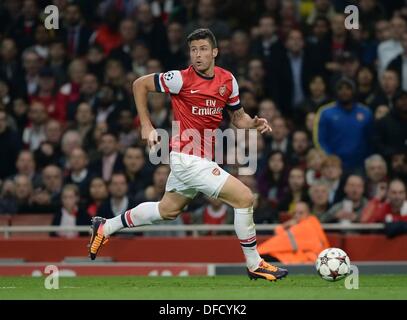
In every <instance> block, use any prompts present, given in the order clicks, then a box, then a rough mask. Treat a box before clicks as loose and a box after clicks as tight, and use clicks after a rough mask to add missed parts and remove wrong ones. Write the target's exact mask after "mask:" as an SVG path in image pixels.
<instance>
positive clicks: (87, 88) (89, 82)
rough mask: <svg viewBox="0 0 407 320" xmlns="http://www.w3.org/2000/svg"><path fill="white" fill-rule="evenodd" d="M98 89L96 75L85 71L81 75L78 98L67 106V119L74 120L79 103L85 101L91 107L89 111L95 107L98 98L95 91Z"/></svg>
mask: <svg viewBox="0 0 407 320" xmlns="http://www.w3.org/2000/svg"><path fill="white" fill-rule="evenodd" d="M98 90H99V82H98V78H97V77H96V75H94V74H93V73H87V74H86V75H85V76H84V77H83V81H82V84H81V87H80V96H79V100H78V101H77V102H74V103H70V104H68V106H67V120H68V121H74V120H77V121H78V119H76V118H75V116H76V113H77V112H78V108H79V105H80V104H81V103H87V104H89V106H90V107H91V111H92V112H93V110H95V109H96V106H97V102H98V98H97V93H98Z"/></svg>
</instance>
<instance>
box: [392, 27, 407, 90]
mask: <svg viewBox="0 0 407 320" xmlns="http://www.w3.org/2000/svg"><path fill="white" fill-rule="evenodd" d="M406 31H407V30H406ZM401 45H402V47H403V52H402V53H400V54H399V55H398V56H397V57H396V58H394V59H393V60H391V61H390V63H389V66H388V67H387V68H388V69H390V70H394V71H396V72H397V74H398V76H399V79H400V84H401V88H402V89H403V90H407V79H406V76H405V74H407V67H406V65H407V62H406V61H407V33H403V34H402V36H401Z"/></svg>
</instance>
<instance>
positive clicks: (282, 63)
mask: <svg viewBox="0 0 407 320" xmlns="http://www.w3.org/2000/svg"><path fill="white" fill-rule="evenodd" d="M285 48H286V49H285V51H284V54H283V55H282V56H281V57H280V59H278V60H275V63H276V64H278V65H276V66H275V67H274V66H273V67H272V68H273V69H274V70H275V73H274V79H273V81H272V83H271V84H270V85H271V86H272V90H274V94H273V98H274V99H276V101H277V103H278V105H279V106H281V108H282V112H283V113H284V114H286V115H292V114H293V109H292V108H293V107H294V106H297V105H299V104H300V103H302V102H303V101H304V99H305V96H306V95H307V93H308V83H309V81H310V79H311V76H312V75H313V74H315V73H317V70H318V66H317V65H315V64H314V62H313V60H312V59H313V57H312V55H311V53H310V52H309V51H308V50H307V49H306V48H305V43H304V37H303V34H302V32H301V31H299V30H292V31H290V32H289V34H288V37H287V40H286V42H285ZM273 88H274V89H273Z"/></svg>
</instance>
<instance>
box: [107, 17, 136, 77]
mask: <svg viewBox="0 0 407 320" xmlns="http://www.w3.org/2000/svg"><path fill="white" fill-rule="evenodd" d="M119 33H120V38H121V41H122V43H121V45H120V46H119V47H117V48H114V49H113V50H112V51H111V52H110V55H109V58H111V59H115V60H118V61H120V62H121V63H122V64H123V67H124V69H125V70H126V71H130V70H131V46H132V44H133V43H134V41H135V40H136V37H137V27H136V24H135V22H134V21H133V20H132V19H124V20H122V21H121V22H120V26H119Z"/></svg>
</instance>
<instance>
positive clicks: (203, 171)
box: [165, 151, 229, 199]
mask: <svg viewBox="0 0 407 320" xmlns="http://www.w3.org/2000/svg"><path fill="white" fill-rule="evenodd" d="M170 167H171V172H170V175H169V176H168V180H167V185H166V186H165V191H169V192H174V191H175V192H177V193H179V194H182V195H183V196H185V197H188V198H191V199H192V198H194V197H195V196H196V195H197V193H198V192H202V193H204V194H206V195H207V196H210V197H213V198H217V197H218V196H219V192H220V190H221V189H222V187H223V185H224V184H225V182H226V179H227V178H228V177H229V173H228V172H226V171H225V170H223V169H222V168H221V167H219V165H218V164H217V163H216V162H214V161H210V160H208V159H205V158H201V157H198V156H194V155H188V154H186V153H180V152H174V151H171V153H170Z"/></svg>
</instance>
